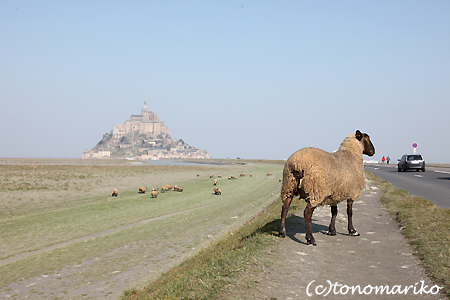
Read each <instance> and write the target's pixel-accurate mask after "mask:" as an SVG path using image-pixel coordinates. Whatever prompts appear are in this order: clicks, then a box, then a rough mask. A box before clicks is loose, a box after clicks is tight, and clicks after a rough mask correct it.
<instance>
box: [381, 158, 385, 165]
mask: <svg viewBox="0 0 450 300" xmlns="http://www.w3.org/2000/svg"><path fill="white" fill-rule="evenodd" d="M381 161H382V162H383V164H384V162H385V161H386V158H384V156H383V158H382V159H381Z"/></svg>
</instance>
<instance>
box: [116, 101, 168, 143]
mask: <svg viewBox="0 0 450 300" xmlns="http://www.w3.org/2000/svg"><path fill="white" fill-rule="evenodd" d="M136 131H137V132H139V134H146V135H148V136H152V137H154V138H156V137H157V136H159V135H164V136H168V135H169V128H168V127H167V126H166V124H165V122H164V121H160V120H159V118H158V115H157V114H155V113H154V112H152V111H148V109H147V100H144V107H142V114H140V115H132V116H131V117H130V120H127V121H125V123H124V124H116V125H114V129H113V133H112V138H113V140H115V141H118V140H120V139H121V138H122V137H124V136H126V135H128V134H132V133H134V132H136Z"/></svg>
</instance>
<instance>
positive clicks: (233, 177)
mask: <svg viewBox="0 0 450 300" xmlns="http://www.w3.org/2000/svg"><path fill="white" fill-rule="evenodd" d="M228 179H236V176H234V175H231V176H230V177H228Z"/></svg>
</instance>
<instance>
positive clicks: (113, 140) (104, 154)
mask: <svg viewBox="0 0 450 300" xmlns="http://www.w3.org/2000/svg"><path fill="white" fill-rule="evenodd" d="M209 157H210V156H209V153H208V152H207V151H206V150H201V149H198V148H195V147H192V146H189V145H188V144H186V143H185V142H184V141H183V140H182V139H180V140H177V139H172V138H171V137H170V135H169V128H168V127H167V125H166V124H165V122H164V121H161V120H159V117H158V115H157V114H156V113H154V112H152V111H149V110H148V108H147V100H144V106H143V107H142V110H141V114H140V115H132V116H131V117H130V119H129V120H127V121H125V123H123V124H116V125H114V129H113V130H112V131H111V132H110V133H105V134H104V135H103V138H102V139H101V140H100V142H98V144H97V145H96V146H95V147H94V148H92V149H91V150H85V151H83V153H82V158H83V159H105V158H137V159H160V158H209Z"/></svg>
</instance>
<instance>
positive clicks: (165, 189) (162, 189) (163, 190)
mask: <svg viewBox="0 0 450 300" xmlns="http://www.w3.org/2000/svg"><path fill="white" fill-rule="evenodd" d="M168 190H169V189H168V188H167V187H166V186H163V187H161V193H165V192H167V191H168Z"/></svg>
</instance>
